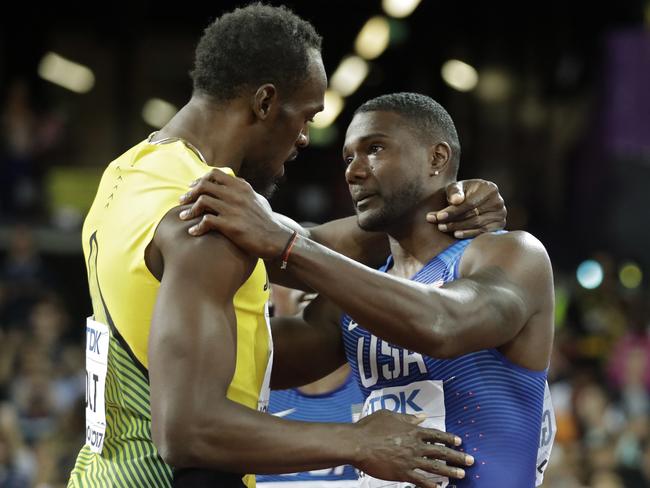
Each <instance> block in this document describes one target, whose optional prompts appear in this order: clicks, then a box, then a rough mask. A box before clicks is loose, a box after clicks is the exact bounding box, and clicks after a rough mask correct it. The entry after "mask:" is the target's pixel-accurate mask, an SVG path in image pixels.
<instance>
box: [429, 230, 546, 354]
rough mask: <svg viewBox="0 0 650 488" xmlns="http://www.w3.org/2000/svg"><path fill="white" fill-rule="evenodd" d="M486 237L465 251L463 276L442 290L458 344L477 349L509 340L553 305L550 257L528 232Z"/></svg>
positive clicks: (462, 263)
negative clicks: (452, 319)
mask: <svg viewBox="0 0 650 488" xmlns="http://www.w3.org/2000/svg"><path fill="white" fill-rule="evenodd" d="M510 234H511V235H508V236H506V235H504V236H501V237H499V236H487V235H486V236H485V237H484V238H482V239H481V241H482V242H481V241H479V242H476V244H478V245H477V246H475V247H473V248H470V249H468V250H467V251H466V256H464V257H463V261H461V268H460V274H461V276H462V277H461V278H460V279H458V280H456V281H452V282H450V283H448V284H447V285H445V286H444V287H443V288H441V289H440V293H441V294H442V295H443V296H445V295H446V296H447V297H448V300H447V303H448V306H449V308H450V310H449V313H450V314H451V315H453V316H454V317H455V319H456V320H454V322H455V323H457V324H459V326H458V327H457V328H455V329H454V330H453V331H452V332H451V334H452V335H453V336H454V337H453V339H454V340H453V341H450V342H449V343H453V344H456V347H467V348H469V349H471V350H478V349H484V348H491V347H499V346H501V345H503V344H505V343H507V342H508V341H510V340H512V339H513V338H514V337H515V336H516V335H517V334H518V333H519V332H520V331H521V330H522V329H523V327H524V326H525V325H526V324H527V323H528V322H529V320H530V319H531V317H533V316H534V315H535V314H538V313H540V312H548V311H549V310H550V309H552V306H553V303H552V300H553V299H552V297H553V280H552V270H551V266H550V261H549V259H548V255H547V254H546V251H545V250H544V248H543V246H542V245H541V244H540V243H539V242H538V241H537V240H536V239H534V238H533V237H532V236H530V235H528V234H522V233H510Z"/></svg>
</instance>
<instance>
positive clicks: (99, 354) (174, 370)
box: [69, 4, 504, 488]
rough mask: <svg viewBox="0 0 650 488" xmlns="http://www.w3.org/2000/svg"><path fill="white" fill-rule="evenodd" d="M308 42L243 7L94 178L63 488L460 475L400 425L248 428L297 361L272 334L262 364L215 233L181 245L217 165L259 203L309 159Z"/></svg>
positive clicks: (261, 278) (264, 290)
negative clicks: (185, 97) (85, 310)
mask: <svg viewBox="0 0 650 488" xmlns="http://www.w3.org/2000/svg"><path fill="white" fill-rule="evenodd" d="M320 42H321V39H320V37H319V36H318V34H317V33H316V32H315V30H314V29H313V27H312V26H311V25H310V24H309V23H308V22H306V21H304V20H302V19H300V18H298V17H297V16H296V15H294V14H293V13H292V12H291V11H289V10H288V9H286V8H282V7H280V8H276V7H270V6H263V5H260V4H253V5H250V6H248V7H246V8H242V9H237V10H235V11H233V12H231V13H228V14H225V15H223V16H221V17H220V18H218V19H217V20H216V21H215V22H214V23H212V24H211V25H210V26H209V27H208V28H207V29H206V31H205V33H204V35H203V37H202V38H201V40H200V42H199V45H198V47H197V50H196V59H195V69H194V71H193V73H192V77H193V82H194V91H193V94H192V98H191V99H190V101H189V102H188V103H187V105H185V106H184V107H183V108H182V109H181V110H180V112H179V113H178V114H177V115H176V116H175V117H174V118H173V119H172V120H171V121H170V122H169V123H168V124H167V125H166V126H165V127H163V129H162V130H161V131H160V132H158V133H155V134H152V135H151V136H150V137H149V138H148V139H147V140H145V141H142V142H141V143H139V144H137V145H136V146H134V147H133V148H131V149H129V150H128V151H127V152H126V153H124V154H123V155H121V156H120V157H118V158H117V159H116V160H115V161H113V162H112V163H111V164H110V165H109V166H108V168H107V169H106V171H105V172H104V175H103V177H102V180H101V182H100V185H99V189H98V191H97V195H96V197H95V201H94V203H93V205H92V208H91V210H90V212H89V214H88V216H87V218H86V220H85V222H84V227H83V249H84V256H85V259H86V265H87V271H88V284H89V288H90V294H91V297H92V303H93V317H92V318H89V319H88V322H87V326H86V332H87V342H86V357H87V361H86V364H87V369H86V379H87V394H86V445H85V446H84V447H83V448H82V450H81V452H80V453H79V456H78V458H77V461H76V464H75V467H74V469H73V470H72V473H71V477H70V481H69V486H71V487H94V486H113V487H144V486H146V487H168V486H178V487H189V486H219V487H222V486H238V487H241V486H242V485H246V486H248V487H252V486H254V483H255V480H254V476H252V475H251V474H250V473H285V472H294V471H299V470H310V469H321V468H326V467H330V466H338V465H341V464H346V463H348V464H353V465H355V466H357V467H358V468H360V469H362V470H364V471H365V472H368V473H370V474H372V475H373V476H376V477H379V478H383V479H394V480H403V481H412V482H416V483H418V482H420V480H422V477H421V476H420V475H419V474H418V473H419V471H416V469H418V468H419V469H422V470H425V471H430V472H434V473H440V474H443V475H445V476H452V477H460V476H462V475H463V472H462V469H460V468H459V466H465V465H467V464H468V463H470V462H471V460H470V459H469V458H468V457H466V456H465V455H464V454H462V453H460V452H457V451H454V450H452V449H450V448H448V447H445V446H444V445H447V446H457V445H458V444H459V443H460V439H458V438H457V437H455V436H454V435H452V434H448V433H444V432H440V431H437V430H434V429H425V428H421V427H419V426H418V423H419V422H420V419H417V418H413V417H410V416H404V415H395V414H387V413H385V412H383V413H378V414H376V415H371V416H369V417H367V418H366V419H364V420H363V421H362V422H359V423H358V424H355V425H345V424H341V425H337V424H310V423H297V422H291V421H287V420H285V419H281V418H275V417H272V416H269V415H267V414H266V413H264V411H265V409H266V405H267V402H268V390H269V385H270V383H271V381H273V382H274V383H275V384H278V385H286V386H292V385H299V384H302V383H304V382H305V381H304V378H296V377H295V376H296V375H295V371H294V368H291V364H292V359H293V356H292V354H294V355H296V354H298V355H299V354H300V353H301V351H300V347H299V344H298V345H297V344H292V343H291V342H290V341H289V342H288V341H287V340H286V338H287V337H290V334H289V335H287V334H286V333H285V334H282V333H281V332H279V333H278V343H277V347H276V349H275V354H274V352H273V351H274V348H273V344H272V341H271V335H270V329H269V325H268V321H267V314H266V304H267V298H268V282H267V273H266V269H265V265H264V262H263V261H261V260H259V259H257V258H255V257H252V256H249V255H247V254H245V253H243V252H242V251H241V250H240V249H239V248H238V247H236V246H235V245H234V244H232V243H231V242H230V241H229V240H228V239H226V238H224V237H222V236H221V235H218V234H216V233H210V234H208V235H205V236H202V237H200V238H193V237H191V236H190V235H189V234H188V228H189V227H190V226H191V225H192V224H193V223H192V222H190V223H185V222H182V221H181V220H180V219H179V213H180V211H181V209H180V207H178V206H177V205H178V200H179V197H180V196H181V195H182V194H183V193H184V192H185V191H186V189H187V183H188V182H189V181H192V180H194V179H197V178H199V177H201V176H202V175H203V174H205V173H206V172H207V171H209V170H210V169H211V168H212V167H213V166H216V165H218V164H219V163H223V162H227V163H228V168H222V170H223V171H224V172H226V173H229V174H231V175H232V174H237V175H238V176H240V177H242V178H244V179H245V180H246V181H248V182H249V183H250V184H251V185H252V187H253V188H254V189H255V190H257V191H259V192H268V190H269V188H271V187H272V186H273V182H274V180H276V179H277V178H278V177H279V176H281V175H282V173H283V171H284V163H285V162H286V161H288V160H291V159H294V158H295V157H296V156H297V153H298V150H299V149H301V148H303V147H305V146H307V144H308V142H309V139H308V130H307V123H308V121H309V120H311V119H312V118H313V116H314V115H315V114H316V113H317V112H319V111H321V110H322V109H323V95H324V91H325V88H326V85H327V80H326V76H325V72H324V68H323V64H322V60H321V55H320ZM477 188H478V189H476V188H475V191H477V192H478V193H481V194H482V195H484V196H485V195H491V197H490V198H487V199H485V201H484V205H485V206H486V208H485V209H483V208H482V210H486V209H487V208H489V207H491V206H493V205H496V207H497V213H499V212H502V213H501V219H502V217H503V213H504V210H503V207H502V204H501V202H500V201H499V200H500V197H499V196H498V194H497V193H495V192H494V191H493V188H491V187H488V186H487V185H483V186H481V185H479V186H478V187H477ZM494 202H496V204H495V203H494ZM310 237H312V238H314V239H316V240H318V241H319V242H323V243H324V244H328V245H332V246H333V247H336V249H337V250H339V251H341V252H343V253H347V254H349V255H351V256H353V257H364V258H365V259H366V260H372V259H373V258H376V257H377V256H376V255H377V254H386V252H387V245H386V242H385V239H384V238H383V237H382V236H379V235H373V234H366V233H363V232H362V231H360V230H358V229H357V228H356V223H355V220H354V219H348V220H345V221H342V222H338V223H337V224H336V225H329V226H328V225H325V226H322V227H320V228H315V229H313V230H312V231H311V234H310ZM372 250H374V253H375V256H373V252H372ZM288 332H289V333H290V327H289V329H288ZM274 357H275V358H277V362H276V367H275V368H273V378H271V365H272V362H273V358H274ZM301 382H302V383H301ZM442 444H444V445H442ZM442 461H447V462H449V466H447V465H445V464H444V463H443V462H442ZM422 486H426V487H430V488H433V484H431V483H429V482H426V481H424V482H422Z"/></svg>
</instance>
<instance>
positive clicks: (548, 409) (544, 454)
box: [535, 382, 557, 486]
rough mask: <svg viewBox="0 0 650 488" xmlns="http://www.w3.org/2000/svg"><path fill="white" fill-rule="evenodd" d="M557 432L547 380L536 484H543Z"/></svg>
mask: <svg viewBox="0 0 650 488" xmlns="http://www.w3.org/2000/svg"><path fill="white" fill-rule="evenodd" d="M556 432H557V424H556V423H555V410H554V409H553V402H552V401H551V390H549V388H548V382H546V387H545V388H544V408H543V409H542V430H541V432H540V434H539V449H538V450H537V469H536V472H535V486H541V484H542V482H543V481H544V472H545V471H546V468H548V462H549V460H550V459H551V451H552V450H553V442H554V441H555V433H556Z"/></svg>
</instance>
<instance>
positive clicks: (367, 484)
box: [359, 381, 449, 488]
mask: <svg viewBox="0 0 650 488" xmlns="http://www.w3.org/2000/svg"><path fill="white" fill-rule="evenodd" d="M377 410H390V411H391V412H397V413H406V414H410V415H424V416H426V418H425V420H424V421H423V422H422V423H421V424H420V426H422V427H427V428H431V429H438V430H442V431H444V430H445V392H444V387H443V385H442V381H416V382H415V383H411V384H409V385H406V386H395V387H391V388H383V389H381V390H375V391H373V392H372V393H371V394H370V395H369V396H368V398H366V402H365V403H364V405H363V411H362V413H361V416H362V417H365V416H367V415H370V414H371V413H373V412H376V411H377ZM418 472H419V473H421V474H423V475H425V476H426V477H427V478H428V479H430V480H432V481H434V482H436V483H438V484H439V485H440V487H441V488H445V487H446V486H447V484H448V483H449V479H448V478H446V477H443V476H438V475H435V474H431V473H426V472H424V471H421V470H418ZM359 483H360V485H361V487H362V488H407V487H412V486H413V485H412V484H411V483H400V482H397V481H385V480H380V479H377V478H373V477H372V476H369V475H367V474H365V473H361V472H360V473H359Z"/></svg>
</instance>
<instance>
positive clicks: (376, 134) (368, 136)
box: [343, 132, 390, 153]
mask: <svg viewBox="0 0 650 488" xmlns="http://www.w3.org/2000/svg"><path fill="white" fill-rule="evenodd" d="M380 137H381V138H384V139H385V138H388V137H390V136H389V135H388V134H385V133H383V132H373V133H372V134H366V135H365V136H362V137H359V139H357V140H356V141H355V142H356V143H357V144H360V143H363V142H366V141H367V140H368V139H377V138H380ZM347 147H348V146H347V144H346V145H344V146H343V152H344V153H345V150H346V149H347Z"/></svg>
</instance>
